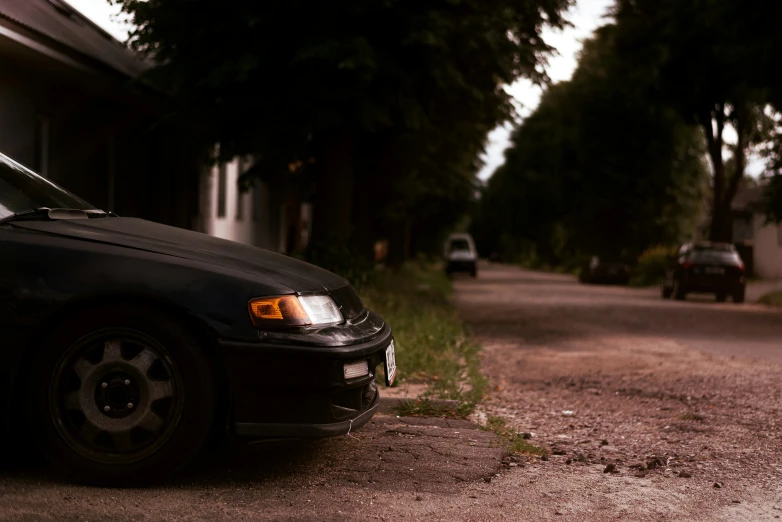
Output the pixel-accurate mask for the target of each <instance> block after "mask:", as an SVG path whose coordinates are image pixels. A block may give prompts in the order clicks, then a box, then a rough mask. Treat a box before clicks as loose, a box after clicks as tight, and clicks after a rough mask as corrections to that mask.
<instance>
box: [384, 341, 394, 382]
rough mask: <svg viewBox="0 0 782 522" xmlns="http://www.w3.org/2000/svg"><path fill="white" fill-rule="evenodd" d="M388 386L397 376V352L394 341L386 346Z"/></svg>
mask: <svg viewBox="0 0 782 522" xmlns="http://www.w3.org/2000/svg"><path fill="white" fill-rule="evenodd" d="M385 369H386V386H391V385H392V384H393V383H394V377H396V354H395V353H394V341H391V344H389V345H388V348H386V368H385Z"/></svg>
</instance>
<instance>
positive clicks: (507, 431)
mask: <svg viewBox="0 0 782 522" xmlns="http://www.w3.org/2000/svg"><path fill="white" fill-rule="evenodd" d="M486 429H488V430H489V431H493V432H494V433H495V434H497V435H498V436H499V437H500V438H501V439H502V440H503V442H504V443H505V445H506V447H507V448H508V451H509V452H510V453H512V454H514V455H538V456H543V455H548V453H549V452H548V450H547V449H545V448H540V447H538V446H535V445H534V444H532V443H530V442H529V441H528V440H527V439H526V438H524V435H522V434H521V433H518V432H517V431H516V430H514V429H512V428H511V427H509V426H508V423H507V422H506V421H505V419H504V418H502V417H497V416H494V415H489V416H488V417H487V418H486Z"/></svg>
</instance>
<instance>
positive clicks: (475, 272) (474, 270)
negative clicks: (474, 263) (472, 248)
mask: <svg viewBox="0 0 782 522" xmlns="http://www.w3.org/2000/svg"><path fill="white" fill-rule="evenodd" d="M470 275H471V276H472V277H473V278H475V277H478V268H477V267H472V268H471V269H470Z"/></svg>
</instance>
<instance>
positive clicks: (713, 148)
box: [701, 104, 733, 241]
mask: <svg viewBox="0 0 782 522" xmlns="http://www.w3.org/2000/svg"><path fill="white" fill-rule="evenodd" d="M715 123H716V129H715ZM701 126H702V127H703V131H704V133H705V135H706V141H707V142H708V148H709V158H710V159H711V165H712V169H713V171H714V180H713V185H712V199H711V201H712V209H711V229H710V231H709V239H711V240H712V241H730V240H731V239H732V235H733V234H732V230H731V228H732V227H731V226H730V203H728V207H727V208H725V201H724V197H723V196H724V192H725V162H724V161H723V160H722V143H723V142H722V131H723V128H724V126H725V108H724V106H723V105H722V104H719V105H718V106H717V107H716V109H715V110H714V111H712V113H711V114H708V115H704V116H703V117H702V118H701Z"/></svg>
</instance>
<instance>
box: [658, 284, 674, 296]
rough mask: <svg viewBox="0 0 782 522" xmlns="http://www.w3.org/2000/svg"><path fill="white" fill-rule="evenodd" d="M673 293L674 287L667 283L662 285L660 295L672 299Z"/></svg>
mask: <svg viewBox="0 0 782 522" xmlns="http://www.w3.org/2000/svg"><path fill="white" fill-rule="evenodd" d="M672 294H673V288H669V287H667V286H665V285H663V286H662V291H661V292H660V295H661V296H662V298H663V299H670V298H671V295H672Z"/></svg>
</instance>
